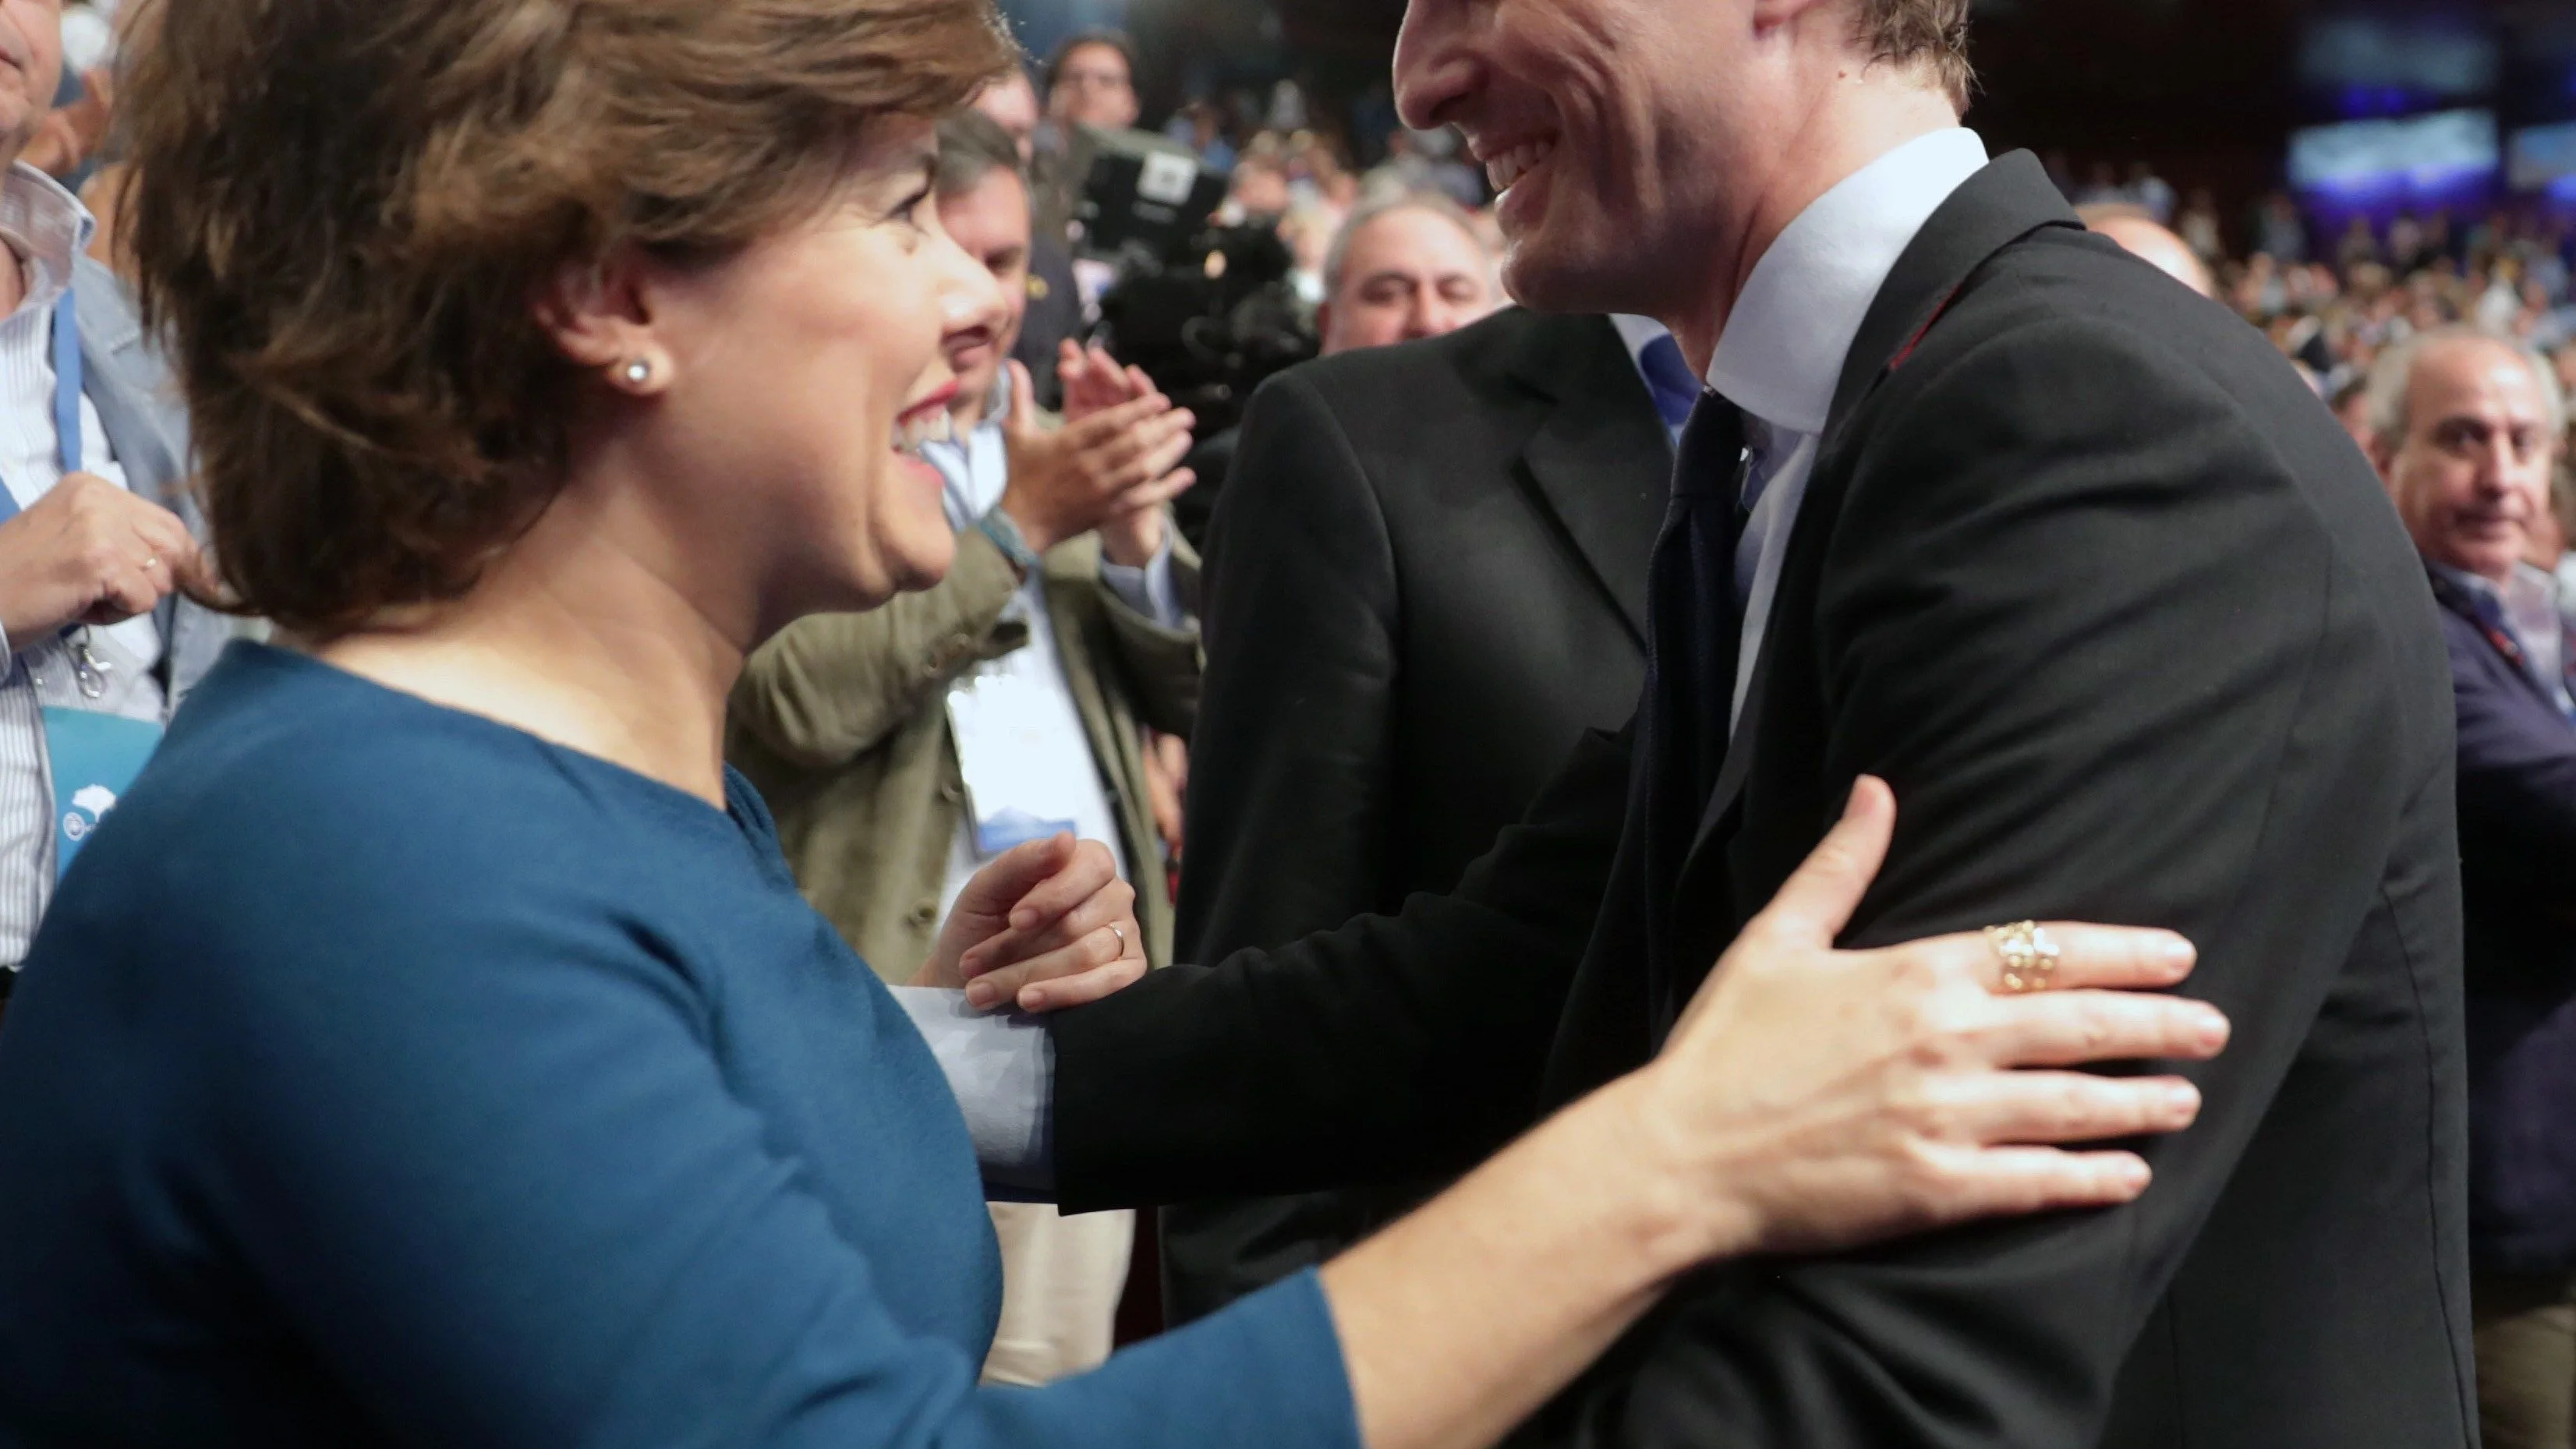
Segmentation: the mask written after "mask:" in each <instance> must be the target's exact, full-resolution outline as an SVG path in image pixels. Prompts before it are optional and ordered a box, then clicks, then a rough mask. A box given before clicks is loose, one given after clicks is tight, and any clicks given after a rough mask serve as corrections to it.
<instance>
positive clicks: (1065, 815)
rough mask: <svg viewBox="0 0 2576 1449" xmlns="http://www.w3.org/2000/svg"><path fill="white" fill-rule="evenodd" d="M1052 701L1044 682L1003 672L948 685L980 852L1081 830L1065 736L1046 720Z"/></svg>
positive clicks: (985, 854)
mask: <svg viewBox="0 0 2576 1449" xmlns="http://www.w3.org/2000/svg"><path fill="white" fill-rule="evenodd" d="M1050 704H1051V701H1050V700H1049V699H1048V698H1047V697H1046V691H1045V687H1044V686H1043V685H1042V684H1039V683H1038V682H1037V681H1034V680H1029V679H1024V678H1021V677H1018V676H1016V675H1012V674H1008V673H1000V672H991V673H977V674H973V675H969V676H968V677H966V678H964V679H961V680H959V681H957V683H956V684H955V685H954V686H953V687H951V688H950V689H949V691H948V728H949V733H950V734H951V736H952V737H954V738H955V740H956V741H957V766H958V773H959V774H961V775H963V776H964V777H965V780H966V812H967V818H968V819H969V820H972V821H973V822H974V826H975V853H976V855H977V856H978V857H979V858H981V859H985V860H990V859H992V858H993V857H994V856H997V855H999V854H1001V853H1002V852H1003V851H1006V850H1008V849H1010V848H1011V847H1012V846H1015V845H1021V844H1025V843H1027V842H1028V841H1032V840H1044V839H1046V838H1047V837H1049V836H1052V835H1078V834H1080V833H1081V827H1080V826H1079V825H1078V824H1077V823H1076V822H1077V821H1078V820H1079V819H1080V818H1081V814H1082V807H1081V798H1082V797H1081V786H1080V784H1079V777H1078V776H1076V775H1075V774H1073V773H1072V772H1069V771H1067V770H1066V769H1064V768H1063V764H1064V750H1063V749H1062V748H1061V746H1062V744H1063V740H1062V738H1061V736H1060V732H1059V731H1057V730H1054V729H1051V728H1050V720H1051V719H1052V718H1053V715H1054V714H1056V713H1061V711H1060V710H1054V711H1051V710H1050V707H1049V706H1050ZM1084 748H1085V749H1086V750H1087V749H1088V748H1089V747H1088V746H1087V745H1086V746H1084Z"/></svg>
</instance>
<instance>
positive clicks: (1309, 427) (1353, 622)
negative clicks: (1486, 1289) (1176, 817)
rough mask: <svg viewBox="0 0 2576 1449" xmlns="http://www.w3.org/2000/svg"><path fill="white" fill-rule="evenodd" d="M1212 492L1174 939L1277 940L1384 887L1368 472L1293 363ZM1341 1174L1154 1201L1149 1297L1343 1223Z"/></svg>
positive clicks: (1383, 740)
mask: <svg viewBox="0 0 2576 1449" xmlns="http://www.w3.org/2000/svg"><path fill="white" fill-rule="evenodd" d="M1236 459H1237V460H1236V463H1235V467H1234V470H1233V472H1232V473H1231V474H1230V475H1229V476H1228V478H1227V481H1226V487H1225V491H1224V493H1223V495H1222V496H1221V499H1220V502H1219V506H1218V508H1217V511H1216V516H1215V520H1214V523H1213V525H1212V532H1211V533H1210V535H1209V548H1210V552H1211V553H1212V554H1214V555H1216V556H1217V558H1218V560H1219V561H1220V562H1221V563H1222V565H1223V567H1222V568H1220V569H1217V570H1214V584H1215V587H1214V589H1213V591H1212V593H1211V594H1210V596H1209V600H1208V607H1209V611H1210V613H1209V623H1208V650H1209V653H1208V678H1209V685H1208V694H1207V700H1206V703H1205V706H1204V707H1203V709H1202V712H1201V715H1200V719H1199V727H1198V730H1197V733H1196V734H1195V736H1194V737H1193V738H1192V740H1191V742H1190V751H1191V760H1190V779H1191V786H1190V797H1189V822H1188V828H1187V830H1186V832H1185V835H1186V838H1187V839H1188V841H1189V854H1188V857H1187V861H1186V864H1185V865H1184V867H1183V870H1182V875H1181V899H1180V925H1179V936H1178V939H1179V941H1180V942H1181V947H1180V954H1181V955H1182V956H1183V957H1185V958H1187V959H1192V960H1217V959H1220V958H1222V957H1224V956H1225V955H1227V954H1228V953H1230V952H1233V951H1237V950H1240V949H1243V948H1245V947H1262V948H1267V947H1274V946H1280V945H1285V944H1286V943H1288V942H1290V941H1293V940H1295V939H1297V938H1298V937H1300V936H1303V935H1306V934H1308V933H1310V932H1314V931H1328V930H1331V929H1333V928H1334V927H1336V926H1339V925H1341V924H1343V923H1344V922H1346V921H1349V920H1351V919H1353V918H1355V917H1358V916H1364V915H1367V914H1369V913H1370V912H1372V911H1376V910H1380V909H1383V908H1384V907H1385V906H1387V905H1388V904H1390V903H1389V902H1387V901H1386V900H1385V899H1384V898H1383V894H1382V892H1383V889H1384V887H1383V882H1384V881H1385V880H1386V878H1387V873H1388V861H1387V859H1386V854H1387V850H1388V848H1389V847H1388V842H1389V840H1390V839H1391V838H1392V836H1393V834H1394V829H1393V825H1394V822H1392V821H1391V820H1390V819H1389V818H1388V815H1389V806H1390V803H1391V801H1392V800H1393V799H1394V795H1395V792H1394V789H1393V782H1392V781H1391V779H1390V778H1389V775H1390V772H1391V770H1392V768H1393V757H1394V740H1393V732H1394V727H1395V726H1394V689H1395V674H1396V627H1397V586H1396V574H1395V555H1394V545H1393V541H1392V540H1391V539H1390V538H1389V537H1388V534H1387V528H1386V518H1385V513H1384V510H1383V508H1382V507H1381V506H1380V503H1379V499H1378V495H1377V490H1376V489H1375V487H1374V486H1372V484H1371V481H1370V479H1369V476H1368V472H1367V469H1366V467H1365V466H1364V465H1363V464H1362V463H1361V461H1360V457H1359V453H1358V450H1357V449H1356V448H1355V447H1354V446H1353V445H1352V443H1351V441H1350V439H1349V438H1348V437H1347V436H1346V435H1345V433H1344V432H1343V429H1342V425H1341V420H1340V419H1339V417H1337V416H1336V415H1335V413H1334V412H1333V410H1332V409H1331V408H1330V407H1329V406H1328V405H1327V404H1326V403H1325V401H1324V399H1323V398H1322V397H1321V396H1319V395H1318V394H1317V392H1316V391H1315V389H1314V388H1313V387H1312V386H1310V385H1309V384H1307V383H1306V382H1305V381H1303V380H1302V379H1300V378H1297V377H1294V376H1291V377H1286V378H1282V379H1280V380H1279V381H1277V382H1274V383H1272V384H1271V385H1270V386H1268V387H1266V388H1264V389H1263V390H1262V391H1261V392H1260V393H1259V394H1258V395H1256V396H1255V397H1254V398H1253V401H1252V406H1251V408H1250V409H1249V411H1248V412H1247V413H1246V415H1245V419H1244V426H1243V433H1242V436H1241V446H1240V447H1239V449H1238V451H1237V455H1236ZM1348 1197H1349V1195H1348V1194H1335V1193H1309V1194H1303V1195H1298V1196H1293V1197H1251V1198H1222V1199H1215V1200H1210V1201H1206V1202H1194V1203H1179V1204H1175V1205H1173V1206H1172V1207H1171V1208H1169V1209H1167V1210H1166V1211H1165V1213H1164V1215H1163V1272H1164V1285H1165V1287H1164V1309H1165V1311H1166V1312H1167V1313H1168V1314H1171V1315H1173V1316H1175V1317H1176V1318H1182V1319H1186V1318H1192V1317H1197V1316H1199V1315H1200V1314H1203V1313H1206V1312H1208V1311H1209V1310H1210V1309H1212V1308H1213V1307H1215V1306H1217V1305H1219V1304H1221V1303H1224V1302H1227V1301H1230V1300H1232V1299H1234V1298H1236V1297H1240V1296H1241V1295H1243V1294H1245V1293H1247V1292H1250V1291H1252V1290H1253V1289H1255V1288H1258V1287H1260V1286H1261V1285H1262V1284H1264V1283H1267V1282H1270V1281H1272V1280H1274V1279H1276V1278H1278V1277H1280V1276H1282V1275H1283V1274H1285V1273H1288V1272H1293V1271H1294V1270H1296V1269H1297V1268H1300V1267H1304V1266H1308V1265H1310V1264H1313V1263H1316V1262H1319V1261H1321V1260H1322V1259H1323V1258H1324V1257H1326V1256H1328V1255H1329V1254H1330V1253H1331V1252H1333V1251H1334V1250H1335V1249H1337V1248H1338V1247H1340V1246H1342V1245H1343V1244H1345V1243H1346V1242H1348V1241H1349V1239H1350V1238H1351V1237H1352V1236H1353V1235H1354V1223H1355V1221H1356V1213H1357V1211H1358V1206H1357V1204H1355V1203H1353V1202H1351V1201H1349V1200H1348Z"/></svg>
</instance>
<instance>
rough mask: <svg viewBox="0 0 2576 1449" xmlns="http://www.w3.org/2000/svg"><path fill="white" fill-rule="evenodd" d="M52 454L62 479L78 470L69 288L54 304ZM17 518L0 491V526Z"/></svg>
mask: <svg viewBox="0 0 2576 1449" xmlns="http://www.w3.org/2000/svg"><path fill="white" fill-rule="evenodd" d="M54 454H55V456H56V458H58V459H59V460H60V461H61V463H62V470H63V473H64V474H65V476H69V475H71V474H73V473H77V472H79V471H80V470H81V350H80V318H79V316H78V315H77V314H76V313H74V312H73V310H72V289H71V288H69V287H65V288H63V295H62V299H61V300H60V301H57V302H55V303H54ZM17 516H18V499H17V495H15V494H13V493H11V492H10V491H9V490H8V489H6V488H0V523H6V522H8V521H9V520H10V519H12V518H15V517H17Z"/></svg>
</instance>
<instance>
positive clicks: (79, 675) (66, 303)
mask: <svg viewBox="0 0 2576 1449" xmlns="http://www.w3.org/2000/svg"><path fill="white" fill-rule="evenodd" d="M54 439H55V445H56V448H57V450H58V455H59V457H60V459H61V462H62V470H63V473H64V474H65V475H66V476H68V475H70V474H73V473H77V472H79V471H80V470H81V467H82V462H83V459H82V456H81V454H82V448H81V352H80V322H79V319H78V317H77V316H76V315H75V313H74V311H73V304H72V292H71V289H70V288H69V287H65V288H64V289H63V295H62V300H60V301H59V302H56V303H55V304H54ZM17 516H18V500H17V498H16V496H15V495H13V494H12V493H10V492H9V490H8V489H6V488H0V523H6V522H8V521H9V520H10V519H12V518H15V517H17ZM59 637H60V638H61V639H62V641H63V643H64V645H65V646H66V649H67V652H68V653H69V654H70V655H71V662H72V672H73V676H74V678H75V680H76V681H77V683H78V685H79V687H80V692H81V694H82V695H83V696H84V697H86V698H88V699H91V700H99V699H103V698H104V697H105V695H106V693H107V678H106V674H107V670H108V669H109V668H110V666H109V665H108V664H107V663H105V662H104V661H102V660H100V659H99V658H98V656H97V654H96V652H95V651H93V650H92V649H91V647H90V642H89V631H88V630H87V629H85V628H79V627H74V628H69V629H65V630H64V631H63V632H62V634H61V635H60V636H59ZM42 713H43V717H44V724H45V773H46V777H47V780H48V782H49V784H50V786H51V789H52V810H51V813H52V816H53V824H54V875H55V878H56V879H57V880H59V879H61V877H62V873H63V872H64V871H66V870H69V869H71V863H72V857H74V856H76V855H78V854H79V853H80V848H81V846H82V844H83V843H85V842H86V841H87V840H88V839H89V836H90V832H92V831H94V830H96V829H97V828H98V824H99V821H100V820H101V819H103V818H105V816H106V815H107V812H108V811H110V810H112V809H114V808H115V807H116V801H117V797H118V796H120V795H123V794H124V793H125V791H126V789H127V787H129V786H131V785H132V784H133V783H134V778H135V776H137V775H140V774H142V773H143V766H144V763H145V762H146V761H148V760H150V759H151V758H152V752H153V751H154V750H155V749H157V748H159V747H160V744H161V726H160V725H159V723H157V722H155V721H151V720H138V719H127V718H125V717H124V716H122V715H118V714H113V713H110V712H108V711H107V710H105V709H76V708H69V707H65V706H59V705H45V706H44V707H43V709H42Z"/></svg>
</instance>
